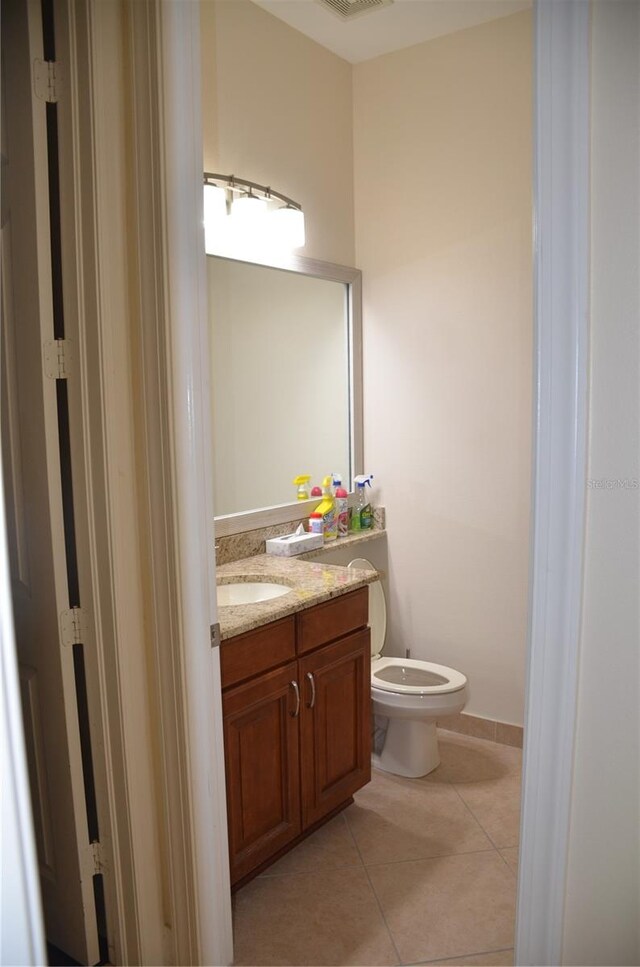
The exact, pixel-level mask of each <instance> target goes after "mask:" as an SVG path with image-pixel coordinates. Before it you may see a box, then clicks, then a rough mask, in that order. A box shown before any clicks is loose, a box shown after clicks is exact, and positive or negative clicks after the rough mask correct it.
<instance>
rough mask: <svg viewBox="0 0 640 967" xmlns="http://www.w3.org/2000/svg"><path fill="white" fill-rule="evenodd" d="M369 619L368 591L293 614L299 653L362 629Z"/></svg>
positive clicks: (361, 590)
mask: <svg viewBox="0 0 640 967" xmlns="http://www.w3.org/2000/svg"><path fill="white" fill-rule="evenodd" d="M368 620H369V588H368V587H364V588H358V590H357V591H351V592H350V593H349V594H343V595H341V596H340V597H339V598H334V599H333V600H332V601H327V602H326V603H325V604H319V605H317V606H316V607H315V608H309V610H308V611H300V612H298V614H297V615H296V630H297V641H298V654H299V655H304V654H305V653H306V652H308V651H313V649H314V648H319V647H320V646H321V645H326V644H327V643H328V642H330V641H335V639H336V638H341V637H342V636H343V635H347V634H349V632H351V631H357V630H358V628H364V627H365V626H366V625H367V623H368Z"/></svg>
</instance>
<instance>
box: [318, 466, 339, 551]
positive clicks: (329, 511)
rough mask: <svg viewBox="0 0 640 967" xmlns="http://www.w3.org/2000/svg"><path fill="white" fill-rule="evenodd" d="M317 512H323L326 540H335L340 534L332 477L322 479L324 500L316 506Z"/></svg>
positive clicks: (323, 527)
mask: <svg viewBox="0 0 640 967" xmlns="http://www.w3.org/2000/svg"><path fill="white" fill-rule="evenodd" d="M316 513H317V514H322V531H323V534H324V539H325V541H335V539H336V537H337V536H338V515H337V513H336V498H335V497H334V496H333V493H332V491H331V477H325V478H324V480H323V481H322V500H321V502H320V503H319V504H318V506H317V507H316Z"/></svg>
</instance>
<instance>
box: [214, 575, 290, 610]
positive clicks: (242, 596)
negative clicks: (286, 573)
mask: <svg viewBox="0 0 640 967" xmlns="http://www.w3.org/2000/svg"><path fill="white" fill-rule="evenodd" d="M290 591H291V588H289V587H287V586H286V585H285V584H270V583H269V582H262V581H243V582H239V583H237V584H219V585H218V590H217V597H218V606H219V607H220V608H224V607H225V606H230V605H238V604H258V603H259V602H260V601H271V600H272V599H273V598H280V597H282V595H283V594H289V592H290Z"/></svg>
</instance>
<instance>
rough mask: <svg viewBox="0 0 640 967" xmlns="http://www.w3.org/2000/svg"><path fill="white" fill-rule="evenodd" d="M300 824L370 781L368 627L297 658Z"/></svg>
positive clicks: (329, 808) (325, 811)
mask: <svg viewBox="0 0 640 967" xmlns="http://www.w3.org/2000/svg"><path fill="white" fill-rule="evenodd" d="M299 666H300V682H301V686H302V692H303V702H302V713H301V718H300V726H301V748H300V768H301V777H302V781H301V786H302V825H303V828H305V827H306V826H309V825H311V824H312V823H314V822H316V821H317V820H318V819H321V818H322V817H323V816H324V815H326V814H327V813H328V812H330V811H331V810H332V809H334V808H335V807H336V806H339V805H340V804H341V803H343V802H344V801H345V799H348V798H349V797H350V796H352V795H353V793H354V792H356V790H358V789H360V788H361V787H362V786H364V785H365V784H366V783H367V782H369V780H370V779H371V653H370V644H369V630H368V629H364V630H363V631H359V632H357V633H356V634H353V635H349V636H348V637H347V638H341V639H340V640H339V641H336V642H335V643H334V644H332V645H327V646H326V647H324V648H319V649H318V650H317V651H315V652H313V653H312V654H310V655H307V656H305V657H304V658H301V659H299Z"/></svg>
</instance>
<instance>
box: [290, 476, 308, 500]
mask: <svg viewBox="0 0 640 967" xmlns="http://www.w3.org/2000/svg"><path fill="white" fill-rule="evenodd" d="M310 480H311V474H310V473H302V474H300V476H299V477H295V478H294V481H293V482H294V484H295V485H296V487H297V488H298V500H308V499H309V481H310Z"/></svg>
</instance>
